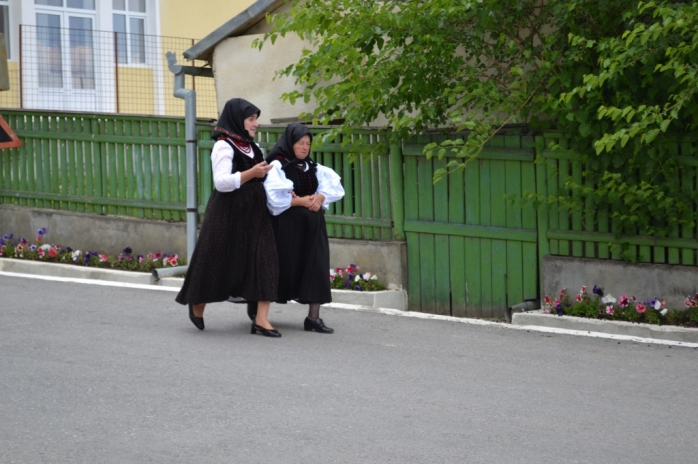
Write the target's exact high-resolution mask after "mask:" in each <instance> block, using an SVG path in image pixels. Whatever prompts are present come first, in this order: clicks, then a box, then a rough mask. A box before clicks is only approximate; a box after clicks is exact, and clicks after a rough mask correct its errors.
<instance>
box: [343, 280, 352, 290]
mask: <svg viewBox="0 0 698 464" xmlns="http://www.w3.org/2000/svg"><path fill="white" fill-rule="evenodd" d="M344 287H345V288H351V281H350V280H347V281H346V282H344Z"/></svg>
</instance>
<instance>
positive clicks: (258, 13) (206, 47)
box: [182, 0, 286, 61]
mask: <svg viewBox="0 0 698 464" xmlns="http://www.w3.org/2000/svg"><path fill="white" fill-rule="evenodd" d="M284 3H286V0H257V1H256V2H254V3H253V4H252V5H250V6H249V7H247V8H246V9H245V10H244V11H243V12H241V13H240V14H238V15H237V16H235V17H234V18H233V19H231V20H230V21H228V22H226V23H225V24H223V25H222V26H220V27H219V28H218V29H216V30H214V31H213V32H211V33H210V34H209V35H207V36H206V37H204V38H203V39H201V40H200V41H199V42H198V43H197V44H196V45H194V46H193V47H191V48H189V49H187V50H185V51H184V52H183V53H182V55H184V58H186V59H187V60H188V61H191V60H204V61H210V60H211V56H212V55H213V49H214V48H215V47H216V45H218V44H219V43H220V42H222V41H223V40H225V39H227V38H228V37H233V36H236V35H242V34H243V32H245V31H246V30H247V29H249V28H250V27H252V26H254V25H255V24H257V23H258V22H259V21H260V20H262V19H263V18H264V16H265V15H266V14H267V13H270V12H272V11H274V10H275V9H277V8H278V7H279V6H281V5H282V4H284Z"/></svg>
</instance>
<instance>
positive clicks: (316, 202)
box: [308, 193, 325, 213]
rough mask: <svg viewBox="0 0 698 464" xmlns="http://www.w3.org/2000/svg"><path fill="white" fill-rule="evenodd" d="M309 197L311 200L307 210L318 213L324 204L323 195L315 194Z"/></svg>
mask: <svg viewBox="0 0 698 464" xmlns="http://www.w3.org/2000/svg"><path fill="white" fill-rule="evenodd" d="M311 197H312V198H313V200H312V202H311V203H310V206H308V209H309V210H310V211H312V212H314V213H315V212H317V211H320V208H322V204H323V203H324V202H325V195H323V194H322V193H316V194H315V195H311Z"/></svg>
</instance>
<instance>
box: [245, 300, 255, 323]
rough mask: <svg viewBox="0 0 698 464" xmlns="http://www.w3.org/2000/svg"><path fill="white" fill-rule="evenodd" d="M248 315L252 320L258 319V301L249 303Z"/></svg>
mask: <svg viewBox="0 0 698 464" xmlns="http://www.w3.org/2000/svg"><path fill="white" fill-rule="evenodd" d="M247 317H249V318H250V320H251V321H252V322H254V321H255V319H257V302H256V301H252V302H249V303H247Z"/></svg>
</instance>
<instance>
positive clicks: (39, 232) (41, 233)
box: [36, 227, 48, 235]
mask: <svg viewBox="0 0 698 464" xmlns="http://www.w3.org/2000/svg"><path fill="white" fill-rule="evenodd" d="M46 232H48V231H47V230H46V228H45V227H42V228H41V229H39V230H37V231H36V235H44V234H45V233H46Z"/></svg>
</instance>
